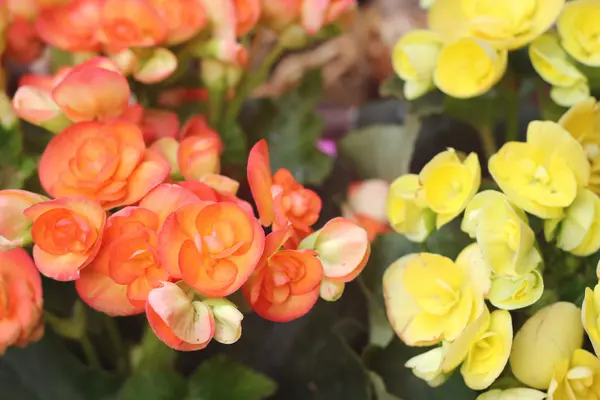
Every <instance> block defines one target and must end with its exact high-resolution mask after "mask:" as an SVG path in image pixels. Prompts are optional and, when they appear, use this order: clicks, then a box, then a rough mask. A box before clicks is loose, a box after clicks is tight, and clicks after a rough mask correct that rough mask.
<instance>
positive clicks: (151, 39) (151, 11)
mask: <svg viewBox="0 0 600 400" xmlns="http://www.w3.org/2000/svg"><path fill="white" fill-rule="evenodd" d="M166 36H167V24H166V23H165V21H164V20H163V19H162V17H161V16H160V14H159V12H158V11H157V10H156V9H155V8H154V7H152V4H150V3H149V2H148V1H147V0H105V1H104V3H103V5H102V9H101V12H100V39H101V41H102V43H103V44H104V46H105V48H106V49H107V50H108V52H109V53H118V52H119V51H121V50H124V49H127V48H130V47H152V46H155V45H157V44H159V43H161V42H163V41H164V40H165V38H166Z"/></svg>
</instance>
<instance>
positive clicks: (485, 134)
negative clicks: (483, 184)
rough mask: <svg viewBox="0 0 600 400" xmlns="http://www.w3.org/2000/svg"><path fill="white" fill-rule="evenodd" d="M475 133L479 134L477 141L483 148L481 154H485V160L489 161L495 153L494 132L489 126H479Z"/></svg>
mask: <svg viewBox="0 0 600 400" xmlns="http://www.w3.org/2000/svg"><path fill="white" fill-rule="evenodd" d="M477 132H478V133H479V139H480V140H481V145H482V146H483V153H484V154H485V157H486V159H488V160H489V159H490V157H492V156H493V155H494V154H495V153H496V151H497V148H496V139H495V138H494V131H493V130H492V127H491V126H489V125H485V126H481V127H480V128H479V129H478V130H477Z"/></svg>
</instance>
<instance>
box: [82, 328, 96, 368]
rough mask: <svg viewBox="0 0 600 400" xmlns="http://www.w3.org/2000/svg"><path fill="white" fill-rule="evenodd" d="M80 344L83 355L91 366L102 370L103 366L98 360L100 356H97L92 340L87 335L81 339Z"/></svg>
mask: <svg viewBox="0 0 600 400" xmlns="http://www.w3.org/2000/svg"><path fill="white" fill-rule="evenodd" d="M79 344H80V345H81V348H82V349H83V354H85V358H86V359H87V361H88V363H89V364H90V366H92V367H94V368H97V369H101V368H102V366H101V364H100V360H99V359H98V355H97V354H96V350H95V349H94V345H92V341H91V340H90V338H89V337H88V336H87V335H84V336H82V337H80V338H79Z"/></svg>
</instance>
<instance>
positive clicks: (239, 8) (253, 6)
mask: <svg viewBox="0 0 600 400" xmlns="http://www.w3.org/2000/svg"><path fill="white" fill-rule="evenodd" d="M233 2H234V5H235V17H236V26H235V30H236V33H237V35H238V36H244V35H245V34H247V33H248V32H250V31H251V30H252V28H254V26H255V25H256V23H257V22H258V19H259V18H260V0H233Z"/></svg>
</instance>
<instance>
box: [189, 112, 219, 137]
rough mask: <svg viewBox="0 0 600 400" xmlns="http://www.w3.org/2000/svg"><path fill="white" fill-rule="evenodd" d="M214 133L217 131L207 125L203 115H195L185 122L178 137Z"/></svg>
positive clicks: (210, 134)
mask: <svg viewBox="0 0 600 400" xmlns="http://www.w3.org/2000/svg"><path fill="white" fill-rule="evenodd" d="M214 135H218V133H217V131H215V130H214V129H213V128H211V127H210V126H209V125H208V123H207V122H206V118H205V117H204V115H196V116H193V117H191V118H190V119H188V120H187V121H186V122H185V124H184V125H183V128H181V135H180V137H181V139H185V138H187V137H189V136H200V137H213V136H214Z"/></svg>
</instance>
